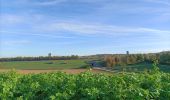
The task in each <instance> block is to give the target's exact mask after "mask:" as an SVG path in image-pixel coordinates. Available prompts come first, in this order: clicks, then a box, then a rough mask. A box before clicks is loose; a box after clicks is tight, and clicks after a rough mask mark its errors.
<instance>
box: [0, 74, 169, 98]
mask: <svg viewBox="0 0 170 100" xmlns="http://www.w3.org/2000/svg"><path fill="white" fill-rule="evenodd" d="M0 77H1V78H0V99H1V100H11V99H14V100H15V99H16V100H37V99H38V100H151V99H152V100H169V98H170V74H169V73H163V72H159V71H152V72H148V73H147V72H143V73H119V74H113V75H106V74H93V73H91V72H84V73H81V74H66V73H63V72H53V73H41V74H26V75H25V74H18V73H16V72H14V71H12V72H7V73H0Z"/></svg>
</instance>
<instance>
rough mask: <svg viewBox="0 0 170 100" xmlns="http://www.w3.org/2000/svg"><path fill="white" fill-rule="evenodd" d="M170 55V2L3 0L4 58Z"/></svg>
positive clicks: (0, 39)
mask: <svg viewBox="0 0 170 100" xmlns="http://www.w3.org/2000/svg"><path fill="white" fill-rule="evenodd" d="M167 50H170V0H0V57H15V56H45V55H47V54H48V53H49V52H51V53H52V55H56V56H57V55H59V56H60V55H72V54H75V55H91V54H110V53H125V52H126V51H129V52H130V53H148V52H160V51H167Z"/></svg>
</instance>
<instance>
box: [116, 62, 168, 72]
mask: <svg viewBox="0 0 170 100" xmlns="http://www.w3.org/2000/svg"><path fill="white" fill-rule="evenodd" d="M158 67H159V69H160V70H161V71H164V72H170V65H163V64H159V65H158ZM124 68H125V70H126V71H128V72H136V71H137V72H138V71H145V70H151V69H152V68H153V67H152V63H145V62H144V63H137V64H132V65H126V66H125V67H124ZM114 69H115V70H119V71H120V70H121V67H120V66H116V67H115V68H114Z"/></svg>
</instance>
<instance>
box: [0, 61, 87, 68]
mask: <svg viewBox="0 0 170 100" xmlns="http://www.w3.org/2000/svg"><path fill="white" fill-rule="evenodd" d="M84 65H86V63H85V60H51V61H50V60H49V61H10V62H0V69H12V68H15V69H32V70H33V69H34V70H38V69H41V70H50V69H73V68H81V67H83V66H84Z"/></svg>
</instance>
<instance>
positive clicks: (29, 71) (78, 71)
mask: <svg viewBox="0 0 170 100" xmlns="http://www.w3.org/2000/svg"><path fill="white" fill-rule="evenodd" d="M7 71H10V70H7V69H0V72H7ZM16 71H17V72H19V73H21V74H29V73H35V74H37V73H46V72H57V71H63V72H66V73H69V74H78V73H81V72H85V71H88V69H64V70H16ZM91 72H94V73H107V72H105V71H102V70H98V69H92V70H91Z"/></svg>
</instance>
